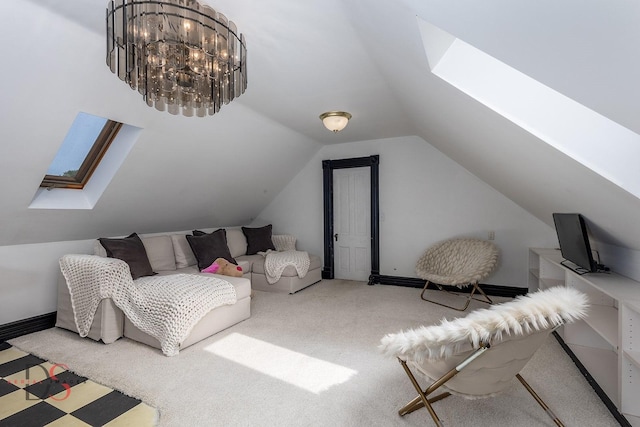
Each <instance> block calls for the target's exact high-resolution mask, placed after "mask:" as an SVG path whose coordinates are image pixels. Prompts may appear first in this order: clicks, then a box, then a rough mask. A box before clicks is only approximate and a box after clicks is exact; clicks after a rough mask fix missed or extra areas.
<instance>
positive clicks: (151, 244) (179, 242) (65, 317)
mask: <svg viewBox="0 0 640 427" xmlns="http://www.w3.org/2000/svg"><path fill="white" fill-rule="evenodd" d="M211 231H215V230H211V229H209V230H203V232H204V233H208V232H211ZM225 233H226V239H227V247H228V251H229V253H230V255H231V256H232V257H233V258H234V259H235V260H236V262H237V264H238V265H239V266H241V267H242V270H243V276H242V277H230V276H222V275H217V274H209V273H200V268H199V266H198V259H197V258H196V255H195V254H194V251H193V250H192V246H191V245H190V243H189V241H188V240H187V237H186V236H187V233H185V232H172V233H164V234H149V235H144V234H142V235H140V236H139V237H140V239H141V240H142V243H143V245H144V249H145V251H146V255H147V258H148V260H149V264H150V266H151V268H152V270H153V272H154V273H156V274H158V275H171V274H178V273H188V274H196V275H211V276H213V277H218V278H221V279H223V280H226V281H228V282H229V283H231V284H232V285H233V286H234V288H235V290H236V297H237V302H236V303H235V304H233V305H225V306H220V307H218V308H215V309H213V310H211V311H210V312H209V313H208V314H207V315H206V316H205V317H203V318H202V319H201V320H200V321H199V322H198V323H197V324H196V325H195V327H194V328H193V329H192V331H191V333H190V334H189V335H188V337H187V338H186V339H185V340H184V341H183V342H182V343H181V344H180V349H183V348H186V347H188V346H190V345H192V344H194V343H196V342H198V341H200V340H202V339H204V338H207V337H209V336H211V335H213V334H215V333H217V332H219V331H221V330H223V329H226V328H228V327H229V326H232V325H234V324H236V323H238V322H241V321H242V320H245V319H247V318H249V317H250V315H251V306H250V302H251V290H252V288H253V289H259V290H265V291H276V292H287V293H294V292H296V291H298V290H300V289H303V288H305V287H307V286H310V285H312V284H314V283H316V282H318V281H320V280H321V264H322V263H321V260H320V258H319V257H318V256H314V255H310V256H309V261H310V266H309V271H308V273H307V274H306V275H305V276H304V277H302V278H300V277H298V275H297V272H296V270H295V268H294V267H292V266H289V267H286V268H285V270H284V271H283V272H282V276H281V278H280V280H278V282H276V283H273V284H269V283H268V281H267V279H266V276H265V272H264V256H262V255H260V254H251V255H247V249H248V248H249V246H250V245H249V243H250V242H247V238H246V236H245V233H244V232H243V230H242V228H240V227H237V228H235V227H234V228H227V229H225ZM107 240H111V239H107ZM116 240H118V239H116ZM94 249H95V255H99V256H103V257H105V256H107V252H106V250H105V248H104V247H103V246H102V245H101V244H100V241H99V240H96V243H95V248H94ZM254 249H255V245H254ZM201 261H202V260H201ZM134 278H135V277H134ZM56 326H58V327H60V328H64V329H68V330H71V331H74V332H78V329H77V327H76V323H75V319H74V312H73V307H72V303H71V298H70V294H69V289H68V287H67V283H66V280H65V278H64V276H63V275H62V274H60V277H59V280H58V314H57V322H56ZM122 336H125V337H127V338H130V339H133V340H135V341H139V342H142V343H145V344H147V345H150V346H153V347H155V348H160V343H159V342H158V340H157V339H155V338H154V337H152V336H150V335H148V334H146V333H144V332H142V331H141V330H139V329H138V328H136V327H135V326H134V325H133V323H131V321H130V320H129V319H127V317H126V316H125V315H124V313H123V312H122V310H120V309H119V308H118V307H116V305H115V304H114V302H113V301H112V300H111V299H103V300H102V301H101V302H100V304H99V306H98V309H97V312H96V315H95V317H94V321H93V323H92V325H91V329H90V331H89V334H88V337H89V338H92V339H94V340H96V341H103V342H104V343H107V344H108V343H112V342H114V341H116V340H117V339H118V338H120V337H122Z"/></svg>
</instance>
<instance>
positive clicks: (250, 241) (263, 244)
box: [242, 224, 276, 255]
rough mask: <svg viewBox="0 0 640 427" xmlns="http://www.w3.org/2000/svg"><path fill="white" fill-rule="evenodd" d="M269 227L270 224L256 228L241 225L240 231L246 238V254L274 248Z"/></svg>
mask: <svg viewBox="0 0 640 427" xmlns="http://www.w3.org/2000/svg"><path fill="white" fill-rule="evenodd" d="M271 227H272V226H271V224H269V225H265V226H264V227H257V228H252V227H242V232H243V233H244V235H245V237H246V238H247V255H254V254H257V253H258V252H264V251H267V250H269V249H271V250H275V249H276V247H275V246H274V245H273V241H272V240H271Z"/></svg>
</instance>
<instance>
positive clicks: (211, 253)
mask: <svg viewBox="0 0 640 427" xmlns="http://www.w3.org/2000/svg"><path fill="white" fill-rule="evenodd" d="M196 233H197V234H199V235H196ZM201 233H202V234H201ZM193 234H194V235H193V236H186V237H187V242H189V246H191V250H192V251H193V254H194V255H195V256H196V260H197V261H198V269H200V270H204V269H205V268H207V267H209V266H210V265H211V264H213V261H215V260H216V258H224V259H226V260H227V261H229V262H231V263H233V264H235V263H236V260H235V259H234V258H233V257H232V256H231V253H230V252H229V247H228V246H227V233H226V231H225V230H224V228H221V229H219V230H216V231H214V232H213V233H209V234H207V233H203V232H202V231H199V230H194V232H193Z"/></svg>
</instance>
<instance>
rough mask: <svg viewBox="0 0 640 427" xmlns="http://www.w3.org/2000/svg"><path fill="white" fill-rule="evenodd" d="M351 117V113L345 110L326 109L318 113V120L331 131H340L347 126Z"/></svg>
mask: <svg viewBox="0 0 640 427" xmlns="http://www.w3.org/2000/svg"><path fill="white" fill-rule="evenodd" d="M349 119H351V114H349V113H347V112H345V111H327V112H326V113H322V114H320V120H322V123H323V124H324V127H326V128H327V129H329V130H330V131H332V132H340V131H341V130H342V129H344V128H345V126H347V123H349Z"/></svg>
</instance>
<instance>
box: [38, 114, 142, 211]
mask: <svg viewBox="0 0 640 427" xmlns="http://www.w3.org/2000/svg"><path fill="white" fill-rule="evenodd" d="M141 131H142V129H140V128H137V127H134V126H131V125H126V124H123V123H120V122H117V121H114V120H109V119H105V118H102V117H96V116H93V115H91V114H87V113H82V112H81V113H79V114H78V115H77V116H76V118H75V120H74V121H73V124H72V126H71V128H70V129H69V131H68V132H67V136H66V137H65V139H64V141H63V143H62V144H61V146H60V148H59V150H58V153H57V155H56V157H55V158H54V160H53V162H52V163H51V165H50V166H49V169H48V170H47V172H46V175H45V177H44V179H43V180H42V182H41V184H40V187H39V188H38V190H37V191H36V194H35V196H34V197H33V200H32V201H31V204H30V205H29V208H30V209H93V207H94V206H95V205H96V203H97V202H98V200H99V199H100V197H101V196H102V194H103V193H104V190H106V188H107V186H108V185H109V183H110V182H111V179H112V178H113V177H114V176H115V174H116V172H117V171H118V169H119V168H120V166H121V165H122V163H124V160H125V158H126V157H127V155H128V154H129V151H130V150H131V148H132V147H133V145H134V144H135V142H136V141H137V139H138V136H139V135H140V132H141Z"/></svg>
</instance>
